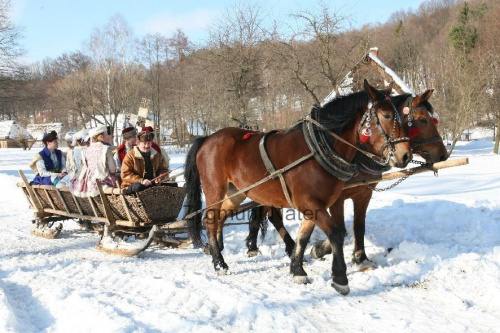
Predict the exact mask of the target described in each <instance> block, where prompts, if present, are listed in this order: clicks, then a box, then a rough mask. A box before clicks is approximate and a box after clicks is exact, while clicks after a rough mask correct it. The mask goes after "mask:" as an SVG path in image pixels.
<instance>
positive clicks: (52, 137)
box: [42, 131, 59, 145]
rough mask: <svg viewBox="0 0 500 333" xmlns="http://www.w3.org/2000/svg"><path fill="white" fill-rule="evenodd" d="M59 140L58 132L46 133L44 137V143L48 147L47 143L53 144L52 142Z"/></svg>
mask: <svg viewBox="0 0 500 333" xmlns="http://www.w3.org/2000/svg"><path fill="white" fill-rule="evenodd" d="M57 139H59V138H58V137H57V132H56V131H52V132H50V133H45V134H44V135H43V138H42V142H43V143H44V144H45V145H47V142H52V141H54V140H57Z"/></svg>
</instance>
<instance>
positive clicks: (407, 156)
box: [403, 153, 411, 163]
mask: <svg viewBox="0 0 500 333" xmlns="http://www.w3.org/2000/svg"><path fill="white" fill-rule="evenodd" d="M410 159H411V157H410V153H406V154H405V156H403V162H404V163H408V162H409V161H410Z"/></svg>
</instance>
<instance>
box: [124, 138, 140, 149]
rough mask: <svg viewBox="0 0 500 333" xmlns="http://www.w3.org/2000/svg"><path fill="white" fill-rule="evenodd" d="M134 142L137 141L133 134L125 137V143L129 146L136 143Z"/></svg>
mask: <svg viewBox="0 0 500 333" xmlns="http://www.w3.org/2000/svg"><path fill="white" fill-rule="evenodd" d="M136 142H137V138H136V137H135V136H133V137H131V138H128V139H125V143H126V145H127V146H129V147H133V146H135V145H136Z"/></svg>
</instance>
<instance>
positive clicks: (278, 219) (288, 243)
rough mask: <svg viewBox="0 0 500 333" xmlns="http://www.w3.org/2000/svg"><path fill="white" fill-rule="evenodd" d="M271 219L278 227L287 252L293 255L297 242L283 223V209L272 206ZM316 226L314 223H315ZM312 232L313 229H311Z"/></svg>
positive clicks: (269, 216) (289, 255) (269, 215)
mask: <svg viewBox="0 0 500 333" xmlns="http://www.w3.org/2000/svg"><path fill="white" fill-rule="evenodd" d="M267 216H268V218H269V221H271V223H272V224H273V226H274V227H275V228H276V230H277V231H278V233H279V234H280V236H281V238H282V239H283V241H284V242H285V252H286V254H287V255H288V257H291V256H292V253H293V249H294V248H295V242H294V240H293V239H292V237H291V236H290V234H289V233H288V230H286V228H285V225H284V224H283V214H281V210H280V209H278V208H274V207H272V208H271V210H270V212H269V213H268V215H267ZM313 228H314V225H313ZM311 232H312V231H311Z"/></svg>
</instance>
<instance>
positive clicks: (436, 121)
mask: <svg viewBox="0 0 500 333" xmlns="http://www.w3.org/2000/svg"><path fill="white" fill-rule="evenodd" d="M432 121H433V122H434V125H436V126H437V125H438V124H439V119H437V118H432Z"/></svg>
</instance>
